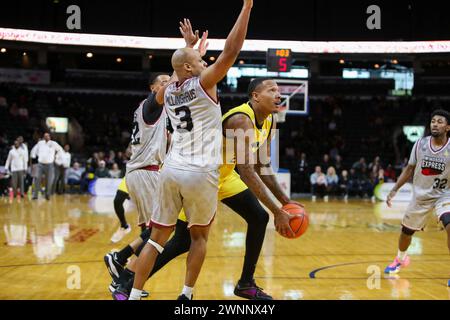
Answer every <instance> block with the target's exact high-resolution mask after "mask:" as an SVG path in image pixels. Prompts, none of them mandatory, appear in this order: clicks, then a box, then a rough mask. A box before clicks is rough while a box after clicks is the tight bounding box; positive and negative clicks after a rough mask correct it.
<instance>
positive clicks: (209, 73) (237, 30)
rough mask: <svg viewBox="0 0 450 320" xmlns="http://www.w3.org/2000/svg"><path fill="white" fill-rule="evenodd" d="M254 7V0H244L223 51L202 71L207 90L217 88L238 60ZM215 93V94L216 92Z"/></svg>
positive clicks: (201, 80) (203, 82)
mask: <svg viewBox="0 0 450 320" xmlns="http://www.w3.org/2000/svg"><path fill="white" fill-rule="evenodd" d="M252 7H253V0H244V4H243V6H242V10H241V13H240V14H239V17H238V19H237V20H236V23H235V24H234V27H233V29H232V30H231V32H230V33H229V35H228V37H227V40H226V42H225V47H224V49H223V51H222V53H221V54H220V55H219V57H218V58H217V61H216V62H215V63H214V64H212V65H211V66H209V67H208V68H207V69H206V70H205V71H203V72H202V74H201V76H200V82H201V84H202V86H203V88H205V89H206V90H210V89H213V88H215V86H216V84H217V83H218V82H219V81H220V80H222V79H223V78H224V77H225V76H226V74H227V72H228V70H229V69H230V68H231V67H232V66H233V64H234V62H235V61H236V58H237V57H238V55H239V52H240V51H241V49H242V45H243V44H244V40H245V37H246V36H247V27H248V21H249V20H250V12H251V10H252ZM208 93H209V92H208ZM213 94H214V95H215V92H213Z"/></svg>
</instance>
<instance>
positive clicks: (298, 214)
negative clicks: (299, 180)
mask: <svg viewBox="0 0 450 320" xmlns="http://www.w3.org/2000/svg"><path fill="white" fill-rule="evenodd" d="M282 209H283V210H284V211H286V212H288V213H290V214H292V215H294V217H292V218H291V221H290V222H289V224H290V226H291V229H292V231H294V233H295V236H294V237H288V238H289V239H295V238H298V237H300V236H301V235H302V234H304V233H305V232H306V230H307V229H308V225H309V218H308V214H307V213H306V211H305V209H304V208H302V207H301V206H299V205H297V204H293V203H289V204H287V205H285V206H283V208H282Z"/></svg>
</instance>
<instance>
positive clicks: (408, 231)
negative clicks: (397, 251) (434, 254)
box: [402, 226, 416, 236]
mask: <svg viewBox="0 0 450 320" xmlns="http://www.w3.org/2000/svg"><path fill="white" fill-rule="evenodd" d="M402 232H403V233H404V234H406V235H408V236H412V235H413V234H414V233H416V231H415V230H411V229H409V228H407V227H405V226H402Z"/></svg>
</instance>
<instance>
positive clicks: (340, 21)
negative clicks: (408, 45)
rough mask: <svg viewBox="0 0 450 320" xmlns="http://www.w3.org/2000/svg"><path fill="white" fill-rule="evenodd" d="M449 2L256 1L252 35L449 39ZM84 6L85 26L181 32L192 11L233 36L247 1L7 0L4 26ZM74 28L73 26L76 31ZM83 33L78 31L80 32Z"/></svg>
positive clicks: (51, 23) (46, 24)
mask: <svg viewBox="0 0 450 320" xmlns="http://www.w3.org/2000/svg"><path fill="white" fill-rule="evenodd" d="M445 3H446V2H445V1H435V0H430V1H406V0H395V1H393V0H392V1H376V0H372V1H366V0H361V1H328V0H317V1H314V0H309V1H303V0H296V1H282V0H275V1H274V0H271V1H269V0H255V1H254V10H253V13H252V19H251V22H250V29H249V35H248V38H249V39H281V40H283V39H291V40H444V39H445V40H448V39H450V19H449V18H448V15H449V11H448V10H447V8H446V7H445V6H446V4H445ZM71 4H77V5H79V6H80V8H81V15H82V30H81V32H85V33H104V34H125V35H140V36H178V21H179V20H180V19H182V18H184V17H188V18H190V19H191V20H192V21H193V23H195V26H196V27H197V28H199V29H205V28H208V29H209V30H210V37H214V38H217V37H220V38H224V37H226V35H227V33H228V32H229V30H230V29H231V27H232V25H233V23H234V21H235V19H236V17H237V15H238V13H239V10H240V8H241V4H242V2H241V1H240V0H228V1H205V0H191V1H186V0H185V1H178V0H172V1H167V0H166V1H162V0H158V1H153V0H147V1H144V0H127V1H100V0H81V1H76V0H70V1H65V0H60V1H58V0H33V1H30V0H15V1H8V2H6V1H4V2H3V3H2V8H1V10H0V26H1V27H13V28H24V29H38V30H49V31H66V32H67V31H68V30H67V29H66V19H67V17H68V14H66V8H67V7H68V6H69V5H71ZM372 4H376V5H379V6H380V7H381V19H382V29H381V30H368V29H367V27H366V20H367V18H368V14H367V13H366V9H367V7H368V6H369V5H372ZM69 32H70V31H69ZM77 32H79V31H77Z"/></svg>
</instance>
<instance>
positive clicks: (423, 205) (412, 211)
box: [402, 196, 450, 231]
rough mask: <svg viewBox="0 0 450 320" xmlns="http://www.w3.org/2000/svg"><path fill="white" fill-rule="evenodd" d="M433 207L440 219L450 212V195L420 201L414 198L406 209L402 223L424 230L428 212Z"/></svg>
mask: <svg viewBox="0 0 450 320" xmlns="http://www.w3.org/2000/svg"><path fill="white" fill-rule="evenodd" d="M433 209H434V213H435V215H436V217H437V219H438V220H439V219H440V218H441V216H442V215H443V214H444V213H447V212H450V196H443V197H441V198H438V199H436V200H430V201H427V202H419V201H416V200H415V199H414V200H413V201H412V202H411V203H410V204H409V206H408V208H407V209H406V213H405V215H404V217H403V221H402V225H403V226H405V227H406V228H408V229H411V230H416V231H420V230H423V229H424V228H425V225H426V222H427V217H428V214H429V213H430V212H431V211H432V210H433Z"/></svg>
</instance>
